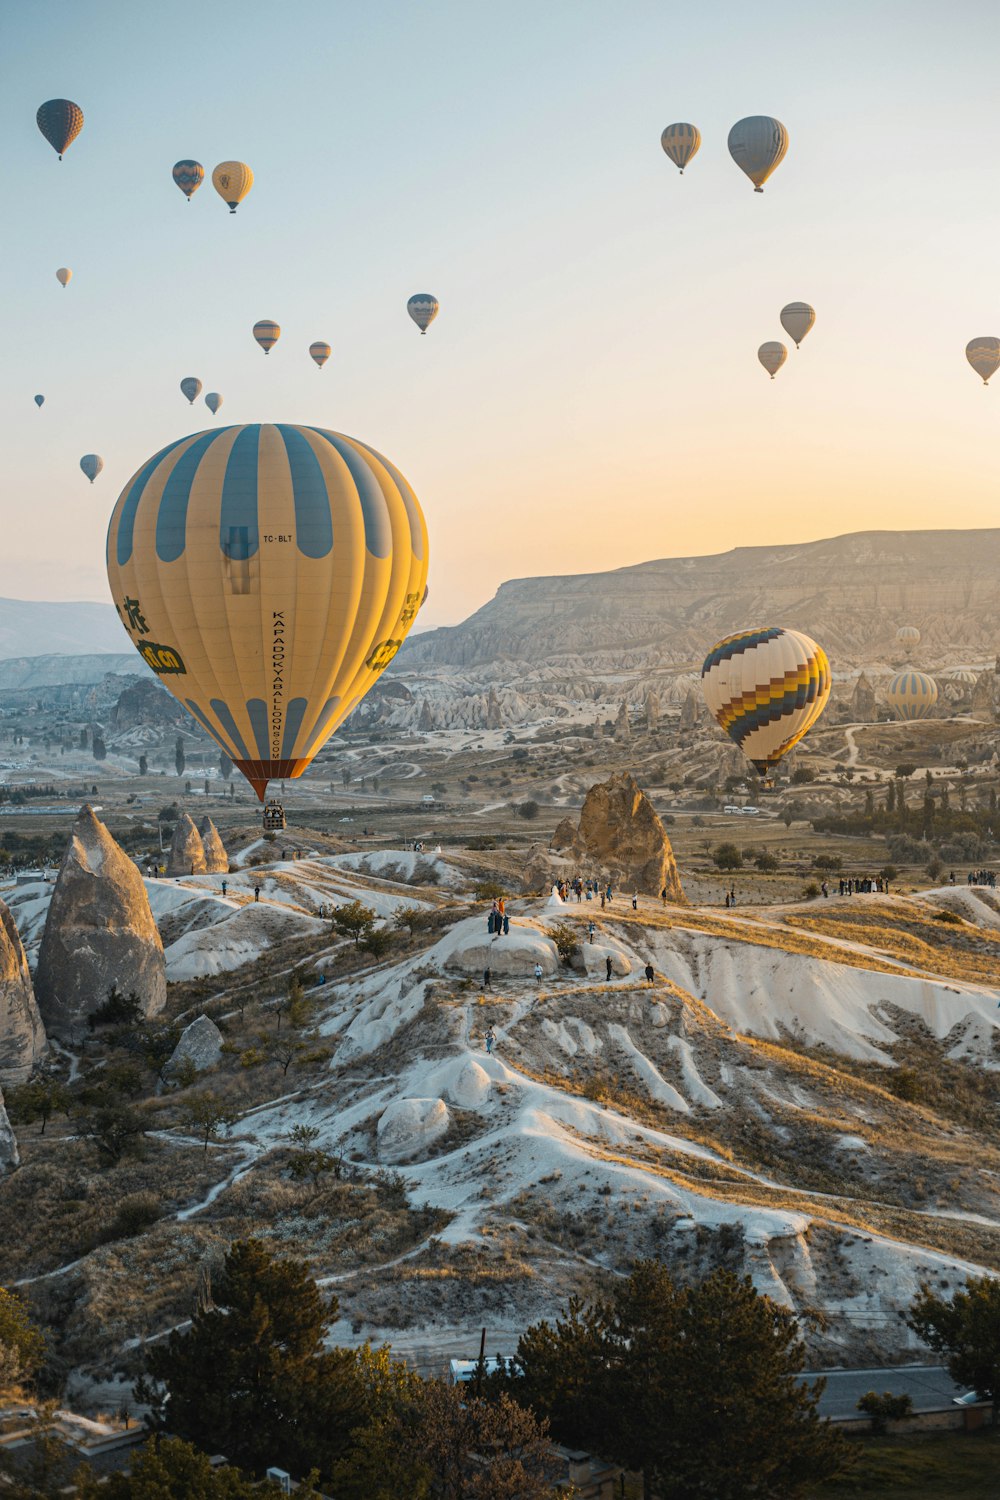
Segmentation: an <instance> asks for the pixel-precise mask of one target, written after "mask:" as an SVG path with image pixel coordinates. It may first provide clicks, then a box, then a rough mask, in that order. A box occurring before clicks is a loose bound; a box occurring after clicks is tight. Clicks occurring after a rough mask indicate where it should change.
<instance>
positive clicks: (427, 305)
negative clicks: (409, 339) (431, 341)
mask: <svg viewBox="0 0 1000 1500" xmlns="http://www.w3.org/2000/svg"><path fill="white" fill-rule="evenodd" d="M406 311H407V312H408V313H409V315H410V317H411V318H412V319H413V321H414V323H416V325H417V327H418V328H419V329H420V332H421V333H426V332H427V330H428V328H429V327H430V325H431V324H432V323H433V322H434V319H435V318H436V317H437V315H438V312H439V311H440V303H439V302H438V299H437V298H436V297H432V296H431V294H430V292H416V293H414V295H413V296H412V297H411V298H410V299H409V301H408V302H407V304H406Z"/></svg>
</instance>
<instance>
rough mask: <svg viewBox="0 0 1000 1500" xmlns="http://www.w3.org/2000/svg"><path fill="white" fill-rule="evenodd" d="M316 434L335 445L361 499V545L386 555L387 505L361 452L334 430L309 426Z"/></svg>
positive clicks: (388, 542) (388, 548)
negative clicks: (362, 540)
mask: <svg viewBox="0 0 1000 1500" xmlns="http://www.w3.org/2000/svg"><path fill="white" fill-rule="evenodd" d="M310 430H311V431H312V432H315V433H316V434H317V436H318V437H321V438H325V439H326V441H327V442H328V443H329V444H330V447H331V448H335V449H336V450H337V452H338V453H339V454H340V456H341V458H342V459H343V460H344V462H345V464H346V465H347V467H348V470H349V472H350V475H351V478H352V479H353V480H354V487H355V489H356V490H357V492H358V499H359V501H360V502H361V514H362V516H363V518H364V523H365V546H366V547H367V549H368V551H369V552H370V553H371V555H372V557H388V556H389V553H390V552H391V551H392V527H391V525H390V524H389V508H388V506H387V505H386V503H385V496H384V495H383V493H382V490H381V488H380V486H379V482H378V480H377V479H376V478H375V475H374V474H373V473H372V471H371V469H370V468H369V467H368V465H367V464H366V463H365V461H364V459H363V458H362V456H361V454H360V453H359V452H358V451H357V449H356V448H352V447H351V445H350V443H348V442H345V441H344V439H343V438H342V437H339V436H338V434H337V433H335V432H328V431H327V430H326V428H324V427H313V428H311V429H310Z"/></svg>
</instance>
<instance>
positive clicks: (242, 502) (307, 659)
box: [108, 423, 428, 801]
mask: <svg viewBox="0 0 1000 1500" xmlns="http://www.w3.org/2000/svg"><path fill="white" fill-rule="evenodd" d="M427 553H428V548H427V529H426V526H425V524H424V517H423V513H422V512H421V509H420V506H419V504H418V503H417V499H416V496H415V495H414V493H413V491H412V490H411V489H410V486H409V485H408V484H407V482H406V480H405V479H404V478H403V476H402V475H401V474H400V472H399V470H398V469H396V468H395V467H394V466H393V465H392V464H391V463H390V462H389V461H388V459H386V458H383V457H382V455H381V454H380V453H377V452H376V451H375V450H374V449H373V448H369V447H368V446H367V444H365V443H361V442H358V441H357V439H356V438H350V437H344V436H343V435H342V434H341V433H339V432H328V431H326V430H325V429H323V428H319V427H299V426H292V425H290V424H287V423H278V424H276V425H274V426H270V425H267V426H264V425H260V424H255V425H251V426H238V427H222V428H213V429H212V430H211V431H209V432H197V433H193V434H192V435H191V436H190V437H185V438H181V439H180V440H179V441H177V442H175V443H171V444H170V445H169V446H168V447H166V448H163V449H161V450H160V452H159V453H157V454H154V456H153V457H152V458H151V459H150V460H149V462H148V463H147V464H144V465H143V467H142V468H141V469H140V470H139V471H138V472H137V473H136V474H134V475H133V477H132V478H131V479H130V480H129V482H128V484H127V485H126V486H125V488H124V490H123V491H122V493H121V495H120V496H119V498H118V503H117V504H116V506H115V509H114V513H113V515H112V517H111V525H110V528H109V530H108V581H109V583H110V585H111V593H112V597H113V599H114V603H115V608H116V609H117V610H118V614H119V616H120V618H121V621H122V624H123V625H124V626H125V629H126V630H127V631H128V633H129V635H130V636H131V638H132V642H133V644H134V645H135V647H136V649H137V650H138V651H139V653H140V655H141V656H143V657H144V658H145V660H146V662H147V663H148V664H149V666H151V667H152V669H153V671H154V672H156V673H157V674H158V675H159V676H160V678H161V680H162V681H163V684H164V686H165V687H168V688H169V689H170V691H171V692H172V693H173V694H174V696H175V697H176V698H177V699H179V700H180V702H181V703H183V704H184V706H185V708H187V709H189V710H190V712H191V713H192V714H193V715H194V717H195V718H196V719H197V720H198V722H199V723H200V724H201V725H202V726H203V727H204V728H205V729H207V730H208V732H209V734H211V735H212V737H213V739H215V741H216V742H217V743H218V744H219V745H220V746H221V747H222V749H223V750H224V751H225V752H226V754H227V755H228V756H229V757H230V759H231V760H233V761H234V762H235V764H236V765H237V767H238V768H239V770H240V771H242V773H243V775H244V776H245V777H246V778H247V780H248V781H249V782H250V784H251V786H252V787H253V788H254V790H255V791H256V793H257V795H258V797H259V798H260V799H261V801H263V800H264V794H265V791H266V789H267V783H268V781H269V780H271V779H272V778H285V777H295V776H301V774H302V772H303V771H304V770H305V769H306V767H307V766H308V765H309V763H310V762H311V761H312V759H313V757H314V756H315V755H316V753H317V751H318V750H319V749H320V748H321V747H322V746H323V745H324V744H325V743H326V741H327V739H328V738H329V737H330V735H331V734H332V733H333V731H334V730H335V729H336V728H337V726H338V725H339V724H341V723H342V722H343V720H344V719H346V718H347V716H348V714H349V713H350V712H351V710H352V709H353V708H354V707H355V706H356V705H357V704H358V703H359V702H360V700H361V699H362V698H363V697H364V695H365V693H366V692H367V691H368V689H369V688H370V687H371V686H372V685H373V683H374V682H375V681H376V679H377V678H378V677H379V675H380V674H381V672H382V671H383V670H384V669H385V668H386V667H387V666H388V664H389V662H390V661H391V660H392V658H393V657H394V656H395V654H396V652H397V651H398V650H399V647H400V646H401V645H402V643H403V640H404V639H405V637H406V635H407V633H408V631H409V629H410V626H411V625H412V624H413V621H414V619H415V618H416V615H417V610H418V609H419V608H420V605H421V602H422V601H423V598H424V590H425V587H426V584H427Z"/></svg>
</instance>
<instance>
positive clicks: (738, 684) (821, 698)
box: [701, 626, 831, 777]
mask: <svg viewBox="0 0 1000 1500" xmlns="http://www.w3.org/2000/svg"><path fill="white" fill-rule="evenodd" d="M830 683H831V674H830V663H829V662H828V661H827V658H826V652H825V651H824V650H823V648H822V646H817V644H816V642H815V641H813V640H810V638H809V636H807V635H803V634H802V632H801V631H799V630H784V629H782V628H781V627H780V626H763V627H760V628H758V629H754V630H741V631H740V632H739V633H738V634H737V635H728V636H726V637H725V639H724V640H721V641H719V643H718V644H717V645H715V646H713V647H712V649H711V651H710V652H709V653H708V655H707V656H706V658H705V662H704V665H703V666H702V669H701V686H702V691H703V693H704V695H705V702H706V703H707V704H708V707H709V709H710V711H711V712H712V713H713V714H714V716H715V718H716V719H717V720H718V722H719V723H720V724H721V725H722V728H723V729H724V730H725V731H726V733H727V734H728V735H729V738H730V739H731V740H733V741H734V742H735V743H736V744H737V745H739V747H740V749H741V750H742V751H743V753H744V755H745V756H746V757H747V759H748V760H749V761H751V762H752V763H753V765H754V767H755V769H756V770H757V771H758V773H759V774H760V775H761V776H764V777H767V776H768V774H769V772H770V770H771V768H772V767H773V766H775V765H776V764H777V762H778V761H779V760H780V759H781V757H782V756H783V755H786V754H787V753H788V751H789V750H791V748H792V746H793V745H797V744H798V742H799V740H801V739H802V736H803V735H804V734H806V733H808V731H809V730H810V729H811V728H812V726H813V724H815V722H816V720H817V719H818V718H819V716H820V714H821V713H822V712H823V710H824V708H825V707H826V704H827V700H828V699H829V697H830Z"/></svg>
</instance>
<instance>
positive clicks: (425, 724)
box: [417, 698, 434, 730]
mask: <svg viewBox="0 0 1000 1500" xmlns="http://www.w3.org/2000/svg"><path fill="white" fill-rule="evenodd" d="M417 728H418V729H424V730H427V729H433V728H434V715H433V714H432V713H431V705H430V700H429V699H428V698H425V699H424V701H423V703H422V704H421V705H420V718H419V719H418V720H417Z"/></svg>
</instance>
